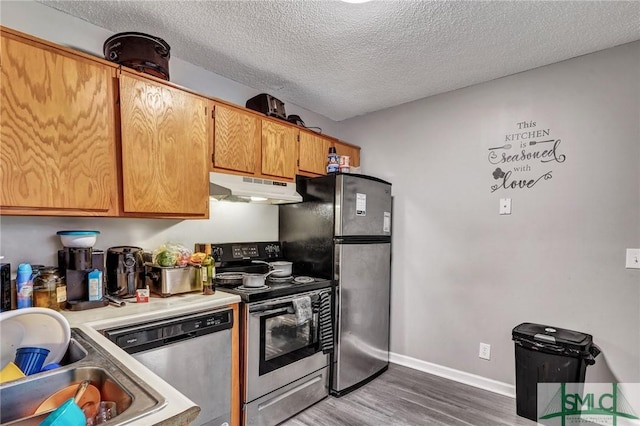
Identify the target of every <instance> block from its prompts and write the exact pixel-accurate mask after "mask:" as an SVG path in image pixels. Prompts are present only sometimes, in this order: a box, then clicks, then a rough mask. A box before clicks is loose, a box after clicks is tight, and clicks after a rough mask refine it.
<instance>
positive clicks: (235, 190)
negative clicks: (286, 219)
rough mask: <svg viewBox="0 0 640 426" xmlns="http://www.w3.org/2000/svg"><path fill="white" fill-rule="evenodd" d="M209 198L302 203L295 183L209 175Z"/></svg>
mask: <svg viewBox="0 0 640 426" xmlns="http://www.w3.org/2000/svg"><path fill="white" fill-rule="evenodd" d="M209 196H210V197H212V198H215V199H217V200H227V201H241V202H245V203H263V204H288V203H299V202H301V201H302V197H301V196H300V194H298V193H297V192H296V184H295V183H294V182H282V181H277V180H273V179H265V178H254V177H249V176H238V175H228V174H225V173H216V172H211V173H209Z"/></svg>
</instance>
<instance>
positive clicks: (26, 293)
mask: <svg viewBox="0 0 640 426" xmlns="http://www.w3.org/2000/svg"><path fill="white" fill-rule="evenodd" d="M32 274H33V270H32V269H31V265H30V264H29V263H21V264H20V265H18V274H17V276H16V290H17V306H16V307H17V308H18V309H22V308H30V307H32V306H33V281H32Z"/></svg>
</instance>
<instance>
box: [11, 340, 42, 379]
mask: <svg viewBox="0 0 640 426" xmlns="http://www.w3.org/2000/svg"><path fill="white" fill-rule="evenodd" d="M47 355H49V349H45V348H35V347H24V348H18V350H17V351H16V359H15V361H14V362H15V364H16V365H17V366H18V368H19V369H20V370H22V372H23V373H24V374H26V375H27V376H29V375H31V374H35V373H39V372H40V371H41V370H42V365H43V364H44V360H45V359H47Z"/></svg>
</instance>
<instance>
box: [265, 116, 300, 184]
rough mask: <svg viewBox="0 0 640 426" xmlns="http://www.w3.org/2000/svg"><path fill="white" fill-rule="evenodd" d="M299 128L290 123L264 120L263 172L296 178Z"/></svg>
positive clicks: (291, 178)
mask: <svg viewBox="0 0 640 426" xmlns="http://www.w3.org/2000/svg"><path fill="white" fill-rule="evenodd" d="M297 135H298V130H297V129H296V128H295V127H293V126H290V125H284V124H279V123H275V122H273V121H268V120H262V174H263V175H267V176H273V177H276V178H284V179H287V180H292V181H293V180H294V179H295V177H296V158H297V150H296V139H297Z"/></svg>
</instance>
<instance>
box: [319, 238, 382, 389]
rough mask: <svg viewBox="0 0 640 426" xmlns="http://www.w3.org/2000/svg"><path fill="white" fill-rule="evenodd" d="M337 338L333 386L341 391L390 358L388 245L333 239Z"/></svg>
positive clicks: (372, 371)
mask: <svg viewBox="0 0 640 426" xmlns="http://www.w3.org/2000/svg"><path fill="white" fill-rule="evenodd" d="M335 256H336V257H335V260H336V275H337V279H338V285H337V287H336V293H335V297H336V312H337V313H338V315H337V318H336V319H335V321H336V330H337V336H338V337H337V341H336V347H335V353H334V356H333V365H332V367H333V369H332V388H331V390H332V391H333V392H334V393H340V392H342V391H344V390H345V389H347V388H350V387H351V386H354V385H357V384H358V383H360V382H362V381H363V380H366V379H367V378H369V377H371V376H372V375H374V374H376V373H378V372H379V371H380V370H382V369H383V368H385V367H387V365H388V363H389V293H390V280H391V261H390V260H391V244H389V243H370V244H347V243H344V244H336V247H335Z"/></svg>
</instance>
